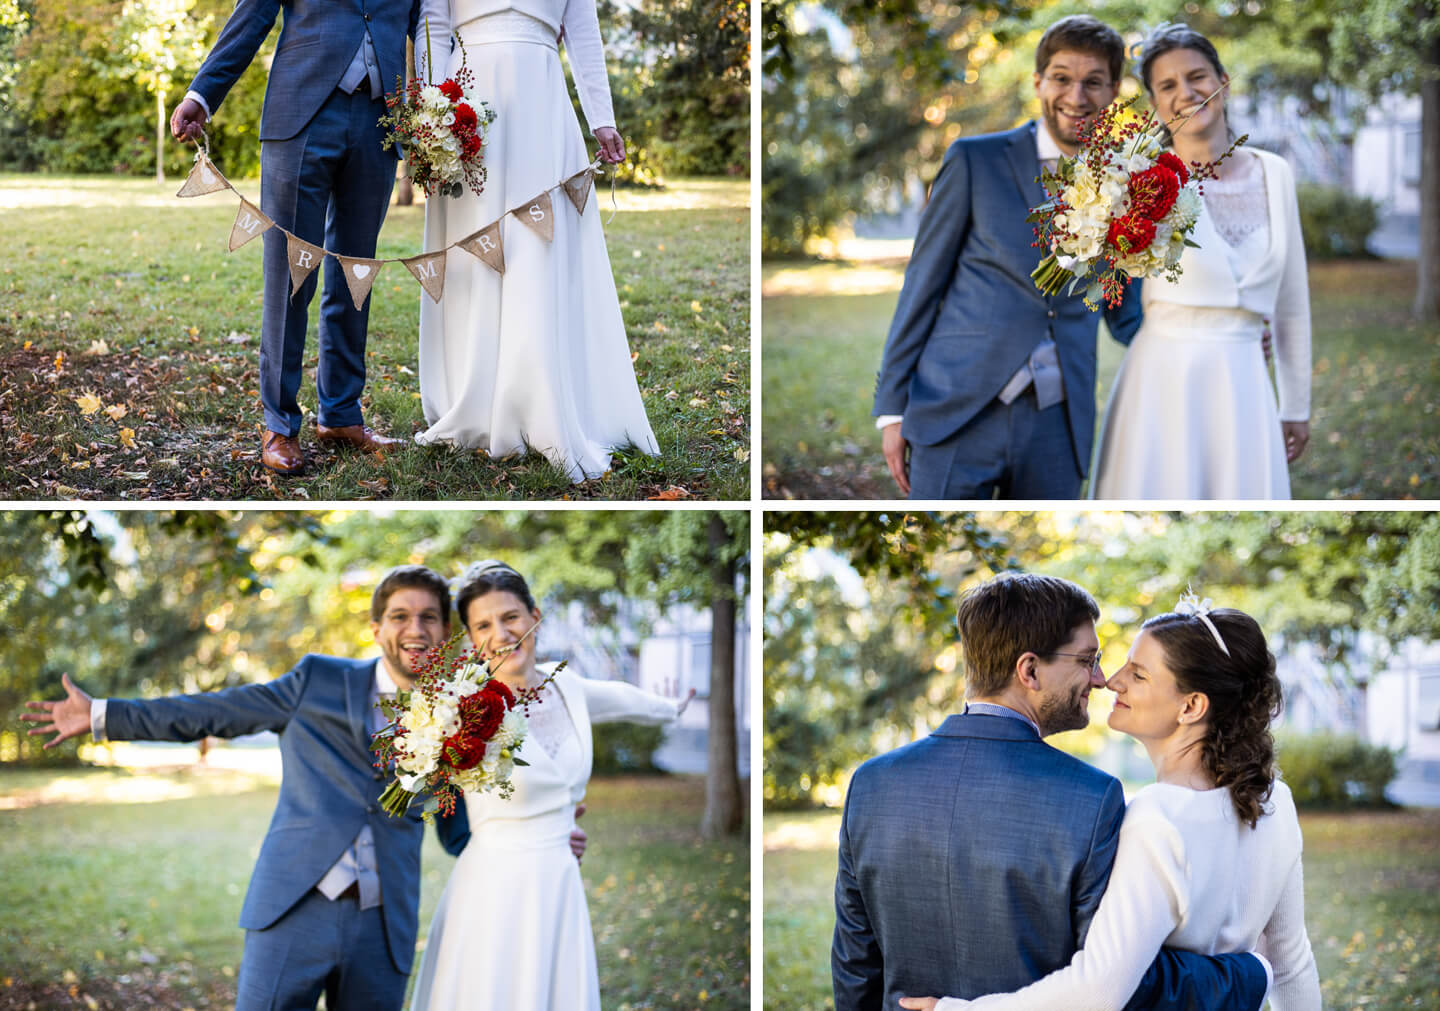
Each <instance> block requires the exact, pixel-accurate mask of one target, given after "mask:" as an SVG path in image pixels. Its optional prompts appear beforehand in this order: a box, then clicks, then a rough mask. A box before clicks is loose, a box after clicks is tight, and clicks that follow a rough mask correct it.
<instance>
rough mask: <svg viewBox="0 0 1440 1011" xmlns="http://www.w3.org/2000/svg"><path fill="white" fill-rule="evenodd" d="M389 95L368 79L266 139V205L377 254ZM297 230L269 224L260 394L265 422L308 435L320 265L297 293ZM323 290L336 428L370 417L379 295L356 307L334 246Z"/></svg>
mask: <svg viewBox="0 0 1440 1011" xmlns="http://www.w3.org/2000/svg"><path fill="white" fill-rule="evenodd" d="M384 113H385V103H384V101H383V100H381V99H379V98H372V97H371V96H370V94H369V92H368V90H367V89H366V88H365V86H364V85H363V84H362V85H361V87H360V89H359V90H357V91H356V92H355V93H354V94H349V95H347V94H345V93H344V92H342V91H338V90H337V91H335V92H333V93H332V94H331V95H330V97H329V98H328V99H327V100H326V101H325V103H324V104H323V105H322V106H321V107H320V111H319V112H317V113H316V114H315V117H314V118H313V119H312V120H310V122H309V123H308V124H307V125H306V126H305V127H304V128H303V129H301V130H300V132H299V133H297V134H296V135H295V136H294V137H291V138H289V139H288V140H267V141H264V142H262V143H261V145H260V209H261V210H262V211H264V212H265V213H266V215H268V216H269V217H270V219H271V220H272V221H274V222H275V223H276V224H277V225H279V226H281V227H282V228H285V229H287V230H289V231H290V232H292V233H294V234H295V235H297V236H299V237H300V238H302V239H304V240H305V241H306V242H312V243H314V244H315V245H317V246H323V247H324V248H326V249H328V250H331V251H332V252H336V253H339V254H341V255H343V256H356V257H373V256H374V255H375V246H376V242H377V241H378V239H379V236H380V226H381V225H382V224H383V223H384V221H385V212H386V210H387V209H388V208H389V206H390V193H391V190H393V189H394V186H395V165H396V161H397V158H396V155H395V152H394V151H393V149H392V150H390V151H386V150H384V149H383V148H382V147H381V145H382V143H383V142H384V138H385V131H384V130H383V129H381V128H380V126H379V125H378V123H379V119H380V117H381V116H382V115H384ZM287 247H288V243H287V239H286V237H285V235H284V233H283V232H281V231H280V230H279V229H275V228H272V229H270V230H269V231H267V232H266V233H265V308H264V315H263V317H262V319H261V324H260V401H261V403H262V404H263V405H264V408H265V427H266V428H268V429H270V430H271V431H272V432H279V433H281V434H282V435H291V436H293V435H298V434H299V432H300V422H301V417H302V415H301V411H300V405H299V402H298V400H297V396H298V394H299V390H300V380H301V375H302V369H303V366H304V360H305V330H306V323H307V320H308V317H309V314H310V301H311V299H312V298H313V297H314V295H315V287H316V283H317V280H316V279H317V278H318V277H319V274H320V271H318V270H317V271H315V272H314V273H312V274H311V275H310V276H309V277H308V278H307V279H306V281H305V283H304V284H302V285H301V286H300V288H299V290H298V291H296V292H295V293H294V295H293V297H292V295H291V291H290V259H289V250H288V248H287ZM323 270H324V275H325V289H324V292H323V294H322V295H321V298H320V333H319V346H320V356H319V362H318V365H317V366H316V371H315V386H316V391H317V395H318V407H317V410H316V417H317V420H318V421H319V423H320V424H322V425H326V426H329V427H332V428H340V427H343V426H346V425H358V424H360V423H361V420H362V419H361V411H360V395H361V393H362V392H363V391H364V388H365V337H366V329H367V327H368V325H369V319H370V300H369V298H366V300H365V302H364V304H363V307H362V308H360V309H358V310H357V309H356V308H355V305H354V302H353V301H352V299H351V297H350V291H349V288H348V287H347V286H346V284H345V278H344V276H343V275H342V273H341V271H340V264H339V262H338V261H336V259H335V258H334V257H333V256H327V257H325V263H324V267H323Z"/></svg>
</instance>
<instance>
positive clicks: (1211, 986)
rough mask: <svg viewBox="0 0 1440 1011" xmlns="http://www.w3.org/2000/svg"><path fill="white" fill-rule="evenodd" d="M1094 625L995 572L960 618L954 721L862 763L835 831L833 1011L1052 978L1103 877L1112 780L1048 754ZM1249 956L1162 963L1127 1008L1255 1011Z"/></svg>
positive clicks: (1113, 820)
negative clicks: (958, 701)
mask: <svg viewBox="0 0 1440 1011" xmlns="http://www.w3.org/2000/svg"><path fill="white" fill-rule="evenodd" d="M1099 616H1100V609H1099V607H1097V606H1096V604H1095V601H1094V599H1093V598H1092V597H1091V596H1090V594H1088V593H1086V592H1085V591H1084V590H1083V589H1081V588H1080V587H1078V586H1076V585H1075V584H1073V583H1069V582H1066V581H1065V580H1063V579H1055V578H1052V577H1047V576H1039V575H1034V574H1029V573H1025V574H1013V573H1011V574H1005V575H1002V576H999V577H997V578H996V579H993V580H991V581H990V582H988V583H985V584H983V585H981V586H979V587H977V588H976V589H974V590H972V591H971V592H970V593H969V594H967V595H966V597H965V598H964V599H963V600H962V601H961V603H960V607H959V611H958V614H957V624H958V625H959V629H960V639H961V644H962V646H963V648H964V652H965V671H966V679H967V681H966V694H967V696H968V698H969V700H970V701H969V704H968V705H967V706H966V709H965V712H964V714H962V715H958V716H951V717H950V718H949V719H947V720H946V721H945V722H944V723H943V724H941V726H940V729H939V730H937V731H935V732H934V733H933V734H931V735H930V736H929V737H927V738H925V739H923V740H920V741H916V742H914V743H913V744H908V745H906V746H905V747H902V748H899V749H898V750H896V751H892V752H890V753H889V754H886V755H881V756H879V757H878V758H873V759H871V760H870V761H868V762H866V763H865V764H864V765H862V766H861V767H860V768H859V769H858V770H857V771H856V773H855V775H854V777H853V778H852V779H851V782H850V792H849V796H848V797H847V798H846V800H845V814H844V818H843V821H842V822H841V827H840V859H839V872H838V873H837V875H836V878H835V937H834V943H833V946H832V948H831V967H832V974H833V980H834V988H835V1009H836V1011H880V1009H881V1008H884V1009H887V1011H888V1009H891V1008H895V1007H897V1006H898V1005H897V1001H898V1000H899V998H901V997H907V996H908V997H926V996H947V997H961V998H966V999H971V998H975V997H980V996H982V995H984V994H987V993H1009V992H1011V991H1014V990H1018V989H1020V988H1021V987H1023V986H1025V985H1027V984H1029V983H1033V982H1034V981H1035V980H1037V979H1039V978H1041V977H1042V976H1045V975H1048V974H1049V973H1051V972H1053V971H1054V970H1056V969H1060V968H1063V967H1064V966H1066V965H1067V964H1069V962H1070V958H1071V956H1072V955H1074V954H1075V952H1076V951H1077V950H1078V949H1079V948H1080V947H1081V946H1082V945H1083V943H1084V941H1085V935H1086V932H1087V931H1088V930H1089V928H1090V920H1091V918H1092V917H1093V916H1094V914H1095V909H1096V907H1097V906H1098V905H1099V903H1100V896H1101V895H1102V894H1103V893H1104V891H1105V885H1106V882H1107V881H1108V880H1109V878H1110V867H1111V864H1112V863H1113V862H1114V860H1115V852H1116V849H1117V847H1118V845H1119V837H1120V822H1121V820H1122V818H1123V817H1124V813H1125V798H1124V794H1123V793H1122V792H1121V788H1120V783H1119V782H1118V781H1117V780H1116V779H1114V778H1113V777H1111V776H1108V775H1106V774H1105V773H1103V772H1101V771H1100V770H1098V769H1096V768H1094V767H1093V766H1091V765H1088V764H1086V763H1085V762H1082V761H1080V760H1079V759H1077V758H1072V757H1071V756H1069V755H1067V754H1065V753H1064V752H1061V751H1058V750H1056V749H1055V748H1052V747H1050V746H1049V745H1047V744H1045V743H1044V741H1043V740H1042V739H1041V738H1042V737H1043V736H1045V735H1047V734H1051V733H1056V732H1058V731H1061V730H1076V729H1080V728H1082V727H1084V726H1085V725H1086V724H1087V723H1088V722H1089V715H1088V712H1087V709H1086V704H1087V702H1088V700H1089V696H1090V690H1091V689H1092V688H1098V687H1102V686H1103V685H1104V684H1105V681H1104V678H1103V677H1102V676H1101V674H1100V660H1099V656H1100V643H1099V640H1098V639H1097V638H1096V636H1095V619H1097V618H1098V617H1099ZM1267 976H1268V974H1267V972H1266V970H1265V968H1264V966H1263V964H1262V963H1261V961H1260V960H1259V959H1258V958H1256V957H1255V956H1254V955H1250V954H1239V955H1219V956H1215V957H1206V956H1203V955H1196V954H1192V953H1190V952H1182V951H1172V950H1169V949H1165V950H1162V952H1161V953H1160V956H1159V957H1157V959H1156V960H1155V962H1154V963H1153V964H1152V965H1151V967H1150V969H1149V970H1148V972H1147V973H1146V975H1145V977H1144V979H1143V980H1142V981H1141V983H1140V987H1139V989H1138V990H1136V992H1135V994H1134V995H1133V996H1132V997H1131V999H1130V1003H1129V1004H1127V1005H1126V1009H1127V1011H1132V1009H1133V1011H1143V1009H1152V1011H1154V1009H1176V1011H1180V1009H1184V1011H1258V1008H1259V1007H1260V1005H1261V1004H1262V1003H1263V1001H1264V998H1265V992H1266V989H1267V985H1268V979H1267Z"/></svg>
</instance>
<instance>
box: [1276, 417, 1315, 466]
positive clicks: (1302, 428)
mask: <svg viewBox="0 0 1440 1011" xmlns="http://www.w3.org/2000/svg"><path fill="white" fill-rule="evenodd" d="M1280 431H1281V432H1283V433H1284V435H1285V462H1286V463H1294V462H1295V461H1296V460H1298V459H1300V454H1301V453H1303V452H1305V447H1306V445H1308V444H1309V442H1310V422H1308V421H1282V422H1280Z"/></svg>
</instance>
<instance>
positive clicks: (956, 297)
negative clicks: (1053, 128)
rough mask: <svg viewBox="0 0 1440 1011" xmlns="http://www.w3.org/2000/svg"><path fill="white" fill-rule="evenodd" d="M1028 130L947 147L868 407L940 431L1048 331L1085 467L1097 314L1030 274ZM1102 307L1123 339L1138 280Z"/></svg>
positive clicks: (930, 436)
mask: <svg viewBox="0 0 1440 1011" xmlns="http://www.w3.org/2000/svg"><path fill="white" fill-rule="evenodd" d="M1035 130H1036V125H1035V123H1034V122H1033V121H1032V122H1030V123H1026V124H1025V125H1023V126H1020V127H1018V128H1016V129H1014V130H1008V131H1006V132H1004V133H995V134H987V135H985V136H981V137H967V138H962V139H960V140H957V141H956V142H955V143H954V144H952V145H950V149H949V150H948V151H946V152H945V160H944V163H943V164H942V165H941V167H940V172H939V174H938V175H937V176H936V177H935V183H934V185H933V186H932V187H931V191H930V201H929V203H928V204H927V205H926V207H925V213H924V215H923V216H922V217H921V219H920V228H919V231H918V233H917V234H916V236H915V246H914V249H913V251H912V252H911V254H910V262H909V265H908V266H907V267H906V269H905V284H904V287H903V288H902V289H901V292H900V300H899V302H898V304H897V305H896V308H895V317H894V319H893V320H892V322H891V324H890V334H889V336H888V337H887V338H886V341H885V354H884V357H883V359H882V361H881V366H880V375H879V377H878V379H877V382H876V386H875V409H874V413H875V414H876V415H882V414H900V415H904V417H905V423H904V427H903V428H902V430H901V431H902V432H903V434H904V436H905V438H906V439H908V440H909V441H911V442H916V443H919V444H921V445H926V446H932V445H936V444H937V443H940V442H943V441H945V440H946V439H948V438H949V437H950V436H952V435H954V434H955V433H956V432H958V431H959V430H960V429H961V428H962V427H964V426H965V425H966V424H968V423H969V422H970V420H971V419H973V418H974V417H975V416H976V415H977V414H979V413H980V411H981V410H982V409H983V408H984V407H985V406H986V405H987V404H989V403H990V402H991V401H992V400H994V399H995V396H996V395H997V394H998V393H999V392H1000V391H1001V389H1003V388H1004V386H1005V384H1006V383H1007V382H1008V381H1009V380H1010V377H1011V376H1013V375H1014V374H1015V372H1016V371H1017V370H1018V369H1019V368H1020V367H1021V366H1022V365H1024V364H1025V362H1026V360H1027V359H1028V358H1029V356H1030V352H1031V351H1033V350H1034V349H1035V346H1036V345H1037V344H1039V343H1040V342H1041V341H1042V340H1044V339H1045V337H1046V336H1047V335H1048V336H1049V337H1051V338H1052V339H1053V340H1054V341H1055V345H1056V348H1057V349H1058V351H1059V356H1060V371H1061V374H1062V375H1063V376H1064V381H1065V393H1066V397H1065V403H1066V411H1067V414H1068V418H1069V422H1070V433H1071V438H1072V441H1073V445H1074V451H1075V458H1076V462H1077V463H1078V465H1079V467H1080V472H1081V473H1082V474H1083V473H1086V472H1088V470H1089V467H1090V446H1091V443H1092V442H1093V441H1094V437H1095V372H1096V367H1095V335H1096V331H1097V328H1098V325H1099V324H1098V319H1099V314H1098V313H1095V312H1091V311H1090V310H1089V309H1087V308H1086V307H1085V304H1084V302H1083V301H1082V300H1081V298H1080V296H1079V295H1078V294H1076V295H1070V296H1065V295H1060V296H1055V297H1047V296H1044V295H1042V294H1040V292H1039V291H1037V290H1036V289H1035V284H1034V282H1033V281H1031V280H1030V272H1031V271H1032V270H1034V269H1035V266H1036V265H1037V264H1038V263H1039V262H1040V260H1041V257H1042V251H1041V250H1039V249H1037V248H1035V247H1033V246H1032V243H1033V242H1034V241H1035V236H1034V232H1033V229H1032V226H1031V225H1030V224H1029V223H1028V222H1027V221H1026V220H1025V219H1026V217H1027V216H1028V215H1029V209H1030V208H1031V207H1035V206H1037V205H1039V204H1041V203H1044V201H1045V199H1046V197H1045V190H1044V188H1043V187H1042V186H1041V185H1040V183H1039V182H1038V181H1037V178H1036V177H1037V176H1038V175H1039V171H1040V162H1039V154H1038V151H1037V148H1036V146H1035ZM1105 317H1106V320H1107V322H1108V324H1109V327H1110V332H1111V333H1112V334H1113V335H1114V336H1115V338H1116V339H1117V340H1119V341H1121V342H1123V343H1127V344H1128V343H1129V342H1130V340H1131V338H1133V337H1134V336H1135V331H1136V330H1138V329H1139V327H1140V290H1139V287H1138V282H1132V283H1131V285H1130V289H1129V291H1128V292H1127V293H1126V295H1125V299H1124V302H1123V303H1122V304H1121V306H1120V307H1119V308H1118V309H1114V310H1109V309H1107V310H1106V311H1105Z"/></svg>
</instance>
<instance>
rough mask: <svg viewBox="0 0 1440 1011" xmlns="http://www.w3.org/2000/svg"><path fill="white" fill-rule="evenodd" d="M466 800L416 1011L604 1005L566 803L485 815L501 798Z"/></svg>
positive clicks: (428, 942) (595, 1010) (593, 1010)
mask: <svg viewBox="0 0 1440 1011" xmlns="http://www.w3.org/2000/svg"><path fill="white" fill-rule="evenodd" d="M523 771H525V770H523V769H517V770H516V772H517V773H519V772H523ZM466 803H467V804H470V805H471V807H470V812H471V826H472V830H473V832H474V834H473V835H472V836H471V838H470V841H469V843H467V844H466V846H465V849H463V850H462V851H461V852H460V857H459V859H458V860H457V861H456V862H455V869H454V871H453V872H452V873H451V875H450V881H449V883H448V884H447V885H446V886H445V892H444V894H443V895H442V896H441V897H440V903H439V905H438V906H437V907H436V909H435V917H434V919H433V920H431V922H430V931H429V933H428V934H427V935H426V938H425V954H424V956H423V957H422V958H421V961H420V971H419V973H418V975H417V977H416V982H415V994H414V996H413V998H412V1000H411V1005H410V1007H411V1011H497V1009H502V1008H516V1009H520V1008H525V1009H527V1011H528V1009H531V1008H533V1009H536V1011H545V1009H554V1011H600V981H599V974H598V972H597V970H596V964H595V942H594V938H593V937H592V936H591V932H590V912H589V909H588V907H587V906H586V903H585V889H584V886H583V885H582V883H581V880H580V865H579V863H578V862H577V861H576V860H575V857H574V855H572V854H571V852H570V829H571V827H573V825H574V820H573V818H572V817H571V816H570V812H569V810H566V811H563V812H557V813H555V814H554V815H551V816H546V817H540V818H523V819H514V820H509V819H495V818H489V819H488V820H487V819H486V816H485V815H484V814H482V813H481V810H480V809H481V807H486V808H487V809H488V811H490V812H492V813H493V812H494V810H495V804H496V803H499V804H503V803H505V802H504V801H497V800H496V798H494V797H492V796H482V797H473V796H470V795H467V796H466Z"/></svg>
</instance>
